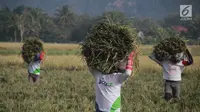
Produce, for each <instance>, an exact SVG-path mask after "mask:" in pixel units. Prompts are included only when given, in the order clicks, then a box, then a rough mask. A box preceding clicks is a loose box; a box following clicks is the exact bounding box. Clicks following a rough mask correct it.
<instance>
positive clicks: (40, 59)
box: [34, 51, 45, 61]
mask: <svg viewBox="0 0 200 112" xmlns="http://www.w3.org/2000/svg"><path fill="white" fill-rule="evenodd" d="M44 55H45V54H44V51H42V52H41V53H38V54H36V56H35V58H34V61H42V60H43V59H44Z"/></svg>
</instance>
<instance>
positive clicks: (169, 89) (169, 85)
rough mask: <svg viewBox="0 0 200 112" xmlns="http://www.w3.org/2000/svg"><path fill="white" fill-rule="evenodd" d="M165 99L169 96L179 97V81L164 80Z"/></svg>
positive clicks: (169, 97)
mask: <svg viewBox="0 0 200 112" xmlns="http://www.w3.org/2000/svg"><path fill="white" fill-rule="evenodd" d="M164 88H165V90H164V91H165V96H164V97H165V99H166V100H167V101H168V100H170V99H171V98H178V99H180V81H170V80H165V84H164Z"/></svg>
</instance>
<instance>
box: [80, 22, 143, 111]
mask: <svg viewBox="0 0 200 112" xmlns="http://www.w3.org/2000/svg"><path fill="white" fill-rule="evenodd" d="M134 34H136V33H135V32H132V31H131V30H130V29H129V28H128V27H125V26H121V25H116V24H107V23H99V24H96V25H95V26H94V27H93V28H92V29H91V31H90V32H89V33H88V35H87V38H86V39H85V41H84V43H83V44H82V55H84V57H85V60H86V62H87V65H88V67H89V70H90V72H91V73H92V74H93V76H94V77H95V81H96V92H95V93H96V112H120V107H121V97H120V93H121V86H122V84H123V82H125V81H126V80H127V78H128V77H129V76H130V75H131V73H132V69H133V63H134V65H135V68H137V67H138V63H139V62H138V60H137V46H136V41H135V35H134Z"/></svg>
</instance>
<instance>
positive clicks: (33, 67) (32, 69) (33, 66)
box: [28, 51, 45, 83]
mask: <svg viewBox="0 0 200 112" xmlns="http://www.w3.org/2000/svg"><path fill="white" fill-rule="evenodd" d="M44 55H45V54H44V51H42V52H41V53H37V54H36V55H35V57H34V61H33V62H30V63H29V65H28V80H29V81H31V79H32V81H33V83H35V82H37V80H38V79H39V76H40V64H41V62H42V60H43V58H44Z"/></svg>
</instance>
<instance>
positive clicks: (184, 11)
mask: <svg viewBox="0 0 200 112" xmlns="http://www.w3.org/2000/svg"><path fill="white" fill-rule="evenodd" d="M188 7H190V6H187V7H185V8H184V9H183V10H182V15H183V16H186V15H188V13H189V10H188Z"/></svg>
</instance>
